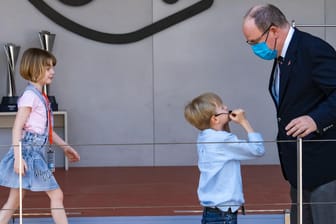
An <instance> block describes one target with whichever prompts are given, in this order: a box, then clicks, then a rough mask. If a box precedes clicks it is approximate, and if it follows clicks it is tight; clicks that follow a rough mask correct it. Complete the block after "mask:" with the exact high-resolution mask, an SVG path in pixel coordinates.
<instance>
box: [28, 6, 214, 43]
mask: <svg viewBox="0 0 336 224" xmlns="http://www.w3.org/2000/svg"><path fill="white" fill-rule="evenodd" d="M28 1H29V2H30V3H31V4H33V5H34V7H35V8H37V9H38V10H39V11H40V12H41V13H43V14H44V15H45V16H47V17H48V18H49V19H51V20H52V21H54V22H55V23H56V24H58V25H60V26H62V27H63V28H65V29H67V30H69V31H71V32H73V33H76V34H78V35H80V36H82V37H85V38H88V39H91V40H94V41H99V42H103V43H109V44H127V43H132V42H136V41H139V40H142V39H144V38H146V37H149V36H151V35H153V34H155V33H158V32H160V31H162V30H164V29H167V28H168V27H171V26H173V25H175V24H177V23H179V22H182V21H183V20H186V19H189V18H190V17H193V16H195V15H197V14H199V13H201V12H203V11H205V10H207V9H208V8H210V7H211V5H212V4H213V2H214V0H201V1H198V2H196V3H195V4H193V5H191V6H189V7H187V8H185V9H183V10H181V11H178V12H176V13H174V14H172V15H170V16H167V17H165V18H163V19H161V20H158V21H157V22H154V23H152V24H150V25H148V26H145V27H143V28H140V29H138V30H135V31H132V32H129V33H122V34H113V33H105V32H100V31H97V30H93V29H90V28H88V27H85V26H83V25H80V24H78V23H76V22H74V21H72V20H70V19H68V18H67V17H65V16H63V15H61V14H60V13H59V12H57V11H55V10H54V9H53V8H51V7H50V6H49V5H48V4H47V3H45V2H44V1H43V0H28ZM62 2H63V3H64V4H67V5H71V6H80V5H83V4H87V3H89V2H91V0H86V1H85V0H82V1H69V0H68V1H66V0H62ZM164 2H166V3H168V4H174V3H176V2H177V0H164Z"/></svg>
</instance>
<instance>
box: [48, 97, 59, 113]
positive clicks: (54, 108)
mask: <svg viewBox="0 0 336 224" xmlns="http://www.w3.org/2000/svg"><path fill="white" fill-rule="evenodd" d="M48 99H49V102H50V106H51V110H52V111H58V104H57V102H56V98H55V96H48Z"/></svg>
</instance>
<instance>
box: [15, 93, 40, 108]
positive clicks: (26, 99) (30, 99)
mask: <svg viewBox="0 0 336 224" xmlns="http://www.w3.org/2000/svg"><path fill="white" fill-rule="evenodd" d="M37 100H38V99H37V96H36V94H35V93H34V92H33V91H30V90H27V91H24V93H23V95H22V96H21V97H20V99H19V101H18V107H31V108H33V107H34V106H35V105H36V104H37V102H38V101H37Z"/></svg>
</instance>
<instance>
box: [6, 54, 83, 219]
mask: <svg viewBox="0 0 336 224" xmlns="http://www.w3.org/2000/svg"><path fill="white" fill-rule="evenodd" d="M55 65H56V58H55V57H54V56H53V55H52V54H51V53H49V52H48V51H45V50H42V49H38V48H30V49H28V50H26V51H25V52H24V54H23V56H22V60H21V65H20V74H21V76H22V77H23V78H24V79H26V80H28V81H29V84H28V86H27V88H26V89H25V91H24V93H23V95H22V96H21V97H20V99H19V101H18V112H17V115H16V118H15V122H14V126H13V132H12V135H13V136H12V147H11V148H10V150H9V152H8V153H7V154H6V155H5V157H4V158H3V160H2V161H1V162H0V170H1V172H0V185H2V186H5V187H8V188H10V191H9V197H8V200H7V202H6V203H5V204H4V206H3V207H2V209H1V211H0V224H7V223H8V221H9V220H10V219H11V217H12V215H13V213H14V212H15V210H16V209H17V208H18V206H19V203H20V202H19V193H20V190H19V174H20V172H21V175H22V189H23V190H22V195H23V196H24V194H25V192H26V190H30V191H45V192H46V193H47V195H48V196H49V198H50V207H51V214H52V217H53V219H54V221H55V223H56V224H67V223H68V221H67V217H66V213H65V211H64V206H63V192H62V190H61V189H60V187H59V186H58V184H57V182H56V180H55V177H54V175H53V174H52V172H51V171H50V169H49V168H48V164H47V162H46V159H45V154H46V149H47V145H48V144H50V143H52V142H54V143H56V144H57V145H58V146H60V147H61V148H62V149H63V150H64V153H65V155H66V156H67V158H68V159H69V161H70V162H77V161H79V159H80V157H79V154H78V153H77V152H76V151H75V150H74V149H73V148H72V147H71V146H69V145H67V144H66V142H64V141H63V140H62V139H61V138H60V137H59V136H58V135H57V134H56V133H55V132H54V131H53V130H52V113H51V110H50V103H49V101H48V98H47V97H46V96H45V95H44V96H43V94H42V87H43V86H44V85H47V84H50V83H51V82H52V79H53V77H54V66H55ZM19 141H21V142H22V160H21V167H20V161H19V160H20V155H19V147H18V145H19Z"/></svg>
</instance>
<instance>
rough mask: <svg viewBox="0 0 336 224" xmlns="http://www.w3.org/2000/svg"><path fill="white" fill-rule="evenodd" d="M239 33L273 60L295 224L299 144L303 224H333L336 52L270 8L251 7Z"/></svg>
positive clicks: (282, 157)
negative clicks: (300, 143)
mask: <svg viewBox="0 0 336 224" xmlns="http://www.w3.org/2000/svg"><path fill="white" fill-rule="evenodd" d="M243 33H244V36H245V38H246V40H247V43H248V44H249V45H251V47H252V50H253V52H254V53H255V54H256V55H258V56H259V57H260V58H262V59H265V60H274V64H273V68H272V73H271V78H270V84H269V91H270V93H271V96H272V98H273V100H274V104H275V106H276V111H277V121H278V136H277V140H278V141H277V145H278V152H279V157H280V163H281V167H282V171H283V175H284V177H285V179H286V180H288V181H289V183H290V185H291V199H292V202H293V203H292V209H291V223H292V224H293V223H296V221H297V216H296V204H295V202H296V198H297V196H296V187H297V166H296V165H297V155H296V153H297V146H296V138H302V139H303V150H302V153H303V159H302V163H303V165H302V169H303V171H302V180H303V200H304V202H305V203H307V204H304V210H303V219H302V220H303V223H304V224H329V223H330V224H335V223H336V52H335V50H334V49H333V48H332V47H331V46H330V45H329V44H328V43H326V42H325V41H324V40H322V39H320V38H317V37H314V36H312V35H310V34H308V33H305V32H302V31H300V30H298V29H296V28H293V27H291V26H290V24H289V22H288V21H287V19H286V17H285V16H284V14H283V13H282V12H281V11H280V10H279V9H278V8H277V7H275V6H274V5H270V4H266V5H257V6H254V7H252V8H251V9H250V10H249V11H248V12H247V13H246V15H245V17H244V20H243Z"/></svg>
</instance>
